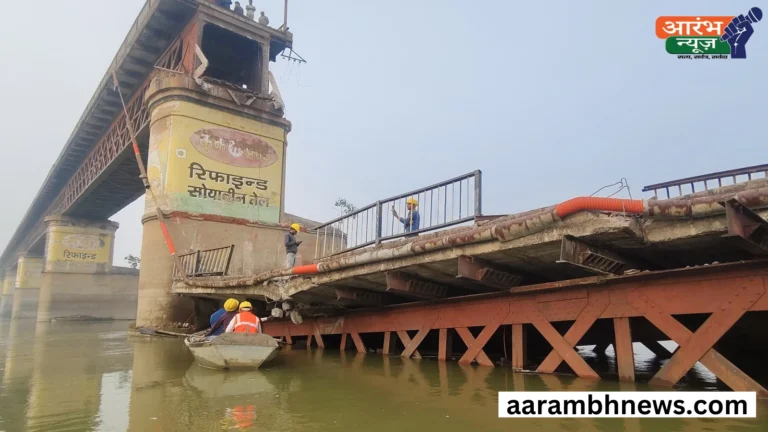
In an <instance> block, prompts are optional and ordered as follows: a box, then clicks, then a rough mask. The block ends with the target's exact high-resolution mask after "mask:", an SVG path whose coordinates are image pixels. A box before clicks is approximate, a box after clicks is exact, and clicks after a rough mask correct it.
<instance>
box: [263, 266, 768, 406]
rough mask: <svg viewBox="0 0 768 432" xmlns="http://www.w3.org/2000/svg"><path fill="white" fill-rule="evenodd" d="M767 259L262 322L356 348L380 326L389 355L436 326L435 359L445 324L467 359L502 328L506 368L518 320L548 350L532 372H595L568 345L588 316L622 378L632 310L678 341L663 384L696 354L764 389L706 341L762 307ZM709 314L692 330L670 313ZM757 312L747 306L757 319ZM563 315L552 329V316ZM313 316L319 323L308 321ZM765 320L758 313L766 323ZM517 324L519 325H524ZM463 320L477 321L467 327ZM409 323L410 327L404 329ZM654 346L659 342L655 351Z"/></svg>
mask: <svg viewBox="0 0 768 432" xmlns="http://www.w3.org/2000/svg"><path fill="white" fill-rule="evenodd" d="M766 286H768V265H766V262H763V261H753V262H744V263H739V264H720V265H710V266H706V267H698V268H692V269H687V270H668V271H659V272H644V273H638V274H634V275H631V276H622V277H611V276H608V277H605V276H601V277H598V278H584V279H577V280H571V281H566V282H558V283H557V284H553V283H544V284H539V285H530V286H526V287H524V288H525V290H520V287H517V288H513V289H512V290H510V292H509V293H508V294H498V293H494V294H487V295H476V296H472V297H467V298H452V299H445V300H440V301H433V302H422V303H417V304H405V305H396V306H389V307H384V308H379V309H377V310H373V311H354V312H349V313H348V314H347V315H346V316H344V317H339V318H324V319H319V320H309V319H308V320H305V321H304V322H303V323H302V324H299V325H295V324H292V323H290V322H287V321H267V322H265V323H264V331H265V332H266V333H268V334H271V335H273V336H284V335H293V336H305V335H306V336H310V337H312V336H314V337H316V338H317V335H324V334H349V335H351V336H352V339H353V340H354V341H355V346H356V348H357V349H358V351H360V352H364V351H365V347H364V346H363V344H362V340H361V339H360V336H359V334H360V333H383V337H384V347H383V350H382V351H383V352H384V353H385V354H394V353H393V349H392V343H393V340H394V336H395V334H397V336H399V338H400V339H401V341H402V342H403V345H404V346H405V349H404V350H403V352H402V353H401V355H402V356H403V357H414V358H418V357H421V355H420V353H419V350H418V348H419V346H420V345H421V344H422V342H423V341H424V340H425V338H426V336H427V334H428V333H429V332H430V331H432V330H437V332H438V358H439V359H440V360H447V359H448V358H450V357H451V356H450V353H451V347H449V340H450V332H451V331H452V329H455V332H456V334H457V335H458V336H459V337H460V338H461V339H462V340H463V341H464V344H465V345H466V346H467V350H466V351H465V352H463V353H457V354H460V355H461V357H460V360H459V363H460V364H462V365H466V364H468V363H472V362H477V363H478V364H479V365H484V366H492V365H493V361H494V360H495V359H493V358H492V356H493V355H494V354H497V353H491V352H488V351H487V347H486V344H487V343H488V341H489V340H491V339H492V338H493V337H498V336H499V335H502V334H503V333H504V332H501V331H500V330H499V328H500V327H501V326H503V325H511V328H512V338H511V342H512V367H513V368H514V369H522V368H523V367H524V365H525V332H524V329H525V327H528V329H529V330H530V329H531V328H535V329H536V330H537V331H538V332H539V333H540V334H541V335H542V336H543V337H544V339H545V340H546V341H547V342H548V343H549V344H550V345H551V346H552V351H551V352H550V353H549V355H547V356H546V358H545V359H544V361H543V362H542V363H541V364H540V365H539V367H538V369H537V371H538V372H540V373H550V372H554V371H555V370H556V369H557V368H558V366H559V365H561V364H562V363H563V362H565V363H566V364H567V365H568V366H569V367H570V368H571V369H572V370H573V371H574V372H575V374H576V375H578V376H581V377H585V378H599V376H598V374H597V373H596V372H595V371H594V370H593V369H592V368H591V367H590V366H589V365H588V364H587V363H586V362H585V361H584V359H583V358H582V357H581V356H580V355H579V353H578V352H577V351H576V350H575V349H574V347H575V346H576V345H577V344H579V342H580V340H581V339H582V338H584V336H585V335H586V334H587V332H588V330H590V329H592V330H593V331H595V332H600V331H603V330H602V329H603V328H605V327H604V326H594V324H595V323H596V322H597V320H598V319H610V320H611V322H612V324H613V326H612V327H613V333H614V334H613V335H609V334H599V333H596V334H594V335H590V337H591V338H593V340H597V341H600V342H599V343H602V344H605V343H607V342H608V341H612V343H613V345H614V348H615V351H616V353H617V357H618V369H619V375H620V377H621V379H622V380H626V381H631V380H633V379H634V374H635V370H634V362H633V349H632V342H633V334H632V328H631V326H630V323H631V322H634V321H635V320H636V319H637V318H645V319H646V320H648V321H649V322H650V323H651V324H653V325H654V326H655V327H657V328H658V330H660V331H661V332H663V333H664V334H666V336H667V337H668V338H669V339H671V340H673V341H675V342H676V343H677V344H678V345H679V349H678V350H677V351H676V352H675V353H674V354H672V355H671V359H670V360H669V361H668V362H667V363H666V364H665V365H664V366H663V367H662V368H661V369H660V370H659V371H658V373H657V374H656V376H655V377H654V378H653V380H652V383H653V384H657V385H665V386H671V385H674V384H675V383H677V382H678V381H679V380H680V378H681V377H682V376H683V375H685V374H686V373H687V372H688V371H689V370H690V369H691V367H692V366H693V365H694V364H695V363H696V362H697V361H700V362H701V363H702V364H703V365H704V366H705V367H707V369H709V370H710V371H711V372H712V373H714V374H715V375H716V376H717V377H718V378H719V379H720V380H721V381H723V382H724V383H725V384H726V385H728V386H729V387H730V388H732V389H733V390H738V391H755V392H757V393H758V394H760V395H761V396H768V391H766V389H765V388H764V387H763V386H762V385H761V384H759V383H758V382H756V381H755V380H753V379H752V378H750V377H749V376H748V375H747V374H745V373H744V372H742V371H741V370H739V369H738V368H737V367H736V366H735V365H734V364H732V363H731V362H729V361H728V360H727V359H725V358H724V357H723V356H722V355H721V354H719V353H718V352H717V351H716V350H715V349H714V348H713V347H714V346H715V344H716V343H717V342H718V340H719V339H720V338H721V337H722V336H723V335H724V334H725V333H726V332H727V331H728V330H729V329H731V328H732V327H733V325H734V324H735V323H736V322H737V321H738V320H739V318H741V317H742V316H743V315H744V314H745V313H747V312H757V311H768V296H766V295H765V287H766ZM694 314H696V315H698V314H709V318H708V319H707V320H706V321H705V322H704V324H702V325H701V326H700V327H699V328H698V329H697V330H696V331H695V332H692V331H690V330H689V329H688V328H687V327H685V326H684V325H683V324H681V323H680V322H679V321H678V320H677V319H676V318H674V316H682V315H694ZM761 316H762V315H755V318H756V319H759V317H761ZM568 322H570V323H572V324H571V325H570V327H569V328H568V330H567V331H566V332H565V333H564V334H561V333H560V332H558V331H557V329H556V328H555V327H554V326H553V323H568ZM318 323H319V324H318ZM766 324H768V322H767V323H766ZM524 326H525V327H524ZM470 329H479V331H474V332H473V331H472V330H470ZM409 332H410V333H409ZM638 336H640V338H639V339H637V340H634V341H637V342H641V343H644V344H645V345H646V346H650V347H651V349H653V350H654V351H656V349H658V348H663V347H662V346H661V345H659V344H658V342H656V341H655V340H646V339H643V338H642V337H643V336H642V335H641V334H638ZM660 353H661V354H664V352H663V351H661V352H660Z"/></svg>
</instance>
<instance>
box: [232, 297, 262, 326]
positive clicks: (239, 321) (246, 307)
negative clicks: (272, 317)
mask: <svg viewBox="0 0 768 432" xmlns="http://www.w3.org/2000/svg"><path fill="white" fill-rule="evenodd" d="M252 309H253V307H252V306H251V303H250V302H247V301H244V302H242V303H240V313H239V314H237V315H235V317H234V318H233V319H232V321H230V322H229V325H228V326H227V330H226V332H227V333H261V320H259V317H257V316H256V315H254V314H253V313H252V312H251V310H252Z"/></svg>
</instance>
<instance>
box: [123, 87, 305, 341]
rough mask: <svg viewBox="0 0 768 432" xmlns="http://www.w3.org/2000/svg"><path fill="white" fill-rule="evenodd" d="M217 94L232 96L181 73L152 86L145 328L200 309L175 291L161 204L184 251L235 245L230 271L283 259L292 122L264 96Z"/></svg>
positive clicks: (142, 291)
mask: <svg viewBox="0 0 768 432" xmlns="http://www.w3.org/2000/svg"><path fill="white" fill-rule="evenodd" d="M212 94H222V95H227V93H226V92H224V91H222V92H220V93H219V92H216V91H214V90H208V91H207V92H206V91H203V90H202V89H200V87H199V86H198V85H197V84H196V83H195V81H194V80H193V79H192V78H191V77H187V76H183V75H169V76H159V77H157V78H155V79H154V80H153V81H152V83H151V84H150V86H149V88H148V90H147V93H146V99H147V104H148V106H149V112H151V113H152V115H151V119H150V137H149V152H148V158H147V173H148V177H149V181H150V184H151V185H152V188H153V191H154V193H155V194H156V196H157V201H158V202H157V203H155V202H154V201H152V199H151V197H150V196H149V195H146V196H145V199H146V208H145V213H144V217H143V219H142V222H143V226H144V229H143V237H142V251H141V259H142V263H141V275H140V280H139V305H138V312H137V322H136V324H137V326H149V327H167V326H169V325H171V324H173V323H175V322H184V321H186V322H190V321H191V318H192V317H193V314H194V307H193V301H192V300H191V299H190V298H189V297H187V298H183V297H180V296H176V295H173V294H172V293H171V285H172V282H173V279H172V272H173V268H174V263H173V259H172V257H171V255H170V253H169V251H168V248H167V247H166V244H165V240H164V237H163V234H162V231H161V228H160V224H159V221H158V220H157V214H156V210H155V209H156V206H159V207H160V208H161V209H162V211H163V213H164V214H165V215H166V219H165V223H166V224H167V226H168V230H169V232H170V235H171V238H172V239H173V242H174V245H175V248H176V251H177V254H179V255H183V254H185V253H192V252H195V251H198V250H203V251H204V250H207V249H213V248H220V247H228V246H231V245H234V249H233V253H232V258H231V260H230V266H229V271H228V274H231V275H232V274H253V273H256V272H259V271H265V270H271V269H274V268H276V267H282V266H283V262H284V259H285V249H284V247H283V236H284V234H285V232H286V231H287V225H288V224H289V223H290V222H291V220H290V218H286V215H285V214H284V212H283V199H284V191H283V182H284V169H285V149H286V134H287V132H288V130H289V129H290V123H289V122H288V121H287V120H285V119H284V118H282V113H279V112H275V111H274V109H273V108H270V107H269V106H268V104H266V103H263V102H259V101H257V102H254V103H253V104H252V105H251V106H246V105H238V104H237V103H235V102H234V101H232V100H226V99H224V98H223V97H214V96H212ZM304 237H307V238H305V239H304V240H310V239H309V237H312V238H311V241H307V242H305V244H304V245H302V247H301V249H303V250H304V251H307V255H308V256H306V258H305V259H308V258H310V257H311V255H313V254H314V251H315V249H314V248H315V246H314V237H315V236H309V235H304ZM310 249H311V254H310V253H308V252H309V250H310ZM298 264H300V263H298Z"/></svg>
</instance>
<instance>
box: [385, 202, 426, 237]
mask: <svg viewBox="0 0 768 432" xmlns="http://www.w3.org/2000/svg"><path fill="white" fill-rule="evenodd" d="M405 206H406V208H407V209H408V214H407V215H406V216H405V217H400V216H399V215H398V214H397V211H395V208H394V207H392V216H394V217H395V219H397V220H399V221H400V223H402V224H403V228H404V229H405V232H413V231H418V230H419V222H420V221H421V217H420V216H419V211H418V210H417V209H416V207H418V206H419V202H418V201H417V200H416V198H413V197H411V198H408V199H407V200H405ZM413 235H416V234H413Z"/></svg>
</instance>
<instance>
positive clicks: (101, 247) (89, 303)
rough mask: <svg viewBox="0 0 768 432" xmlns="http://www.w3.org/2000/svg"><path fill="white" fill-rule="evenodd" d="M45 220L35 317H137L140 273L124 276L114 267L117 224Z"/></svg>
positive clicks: (60, 218)
mask: <svg viewBox="0 0 768 432" xmlns="http://www.w3.org/2000/svg"><path fill="white" fill-rule="evenodd" d="M45 223H46V229H47V235H46V247H45V251H46V256H45V265H44V267H43V276H42V281H41V283H40V303H39V307H38V309H37V320H38V321H50V320H52V319H54V318H69V319H78V318H79V319H93V318H98V319H133V318H134V317H135V305H136V296H137V290H138V287H137V283H136V277H135V275H134V276H133V277H132V278H131V277H123V276H124V275H121V274H119V273H115V272H113V267H112V256H113V253H114V239H115V231H116V230H117V227H118V224H117V223H116V222H112V221H108V220H101V221H95V220H83V219H75V218H70V217H66V216H51V217H48V218H46V219H45Z"/></svg>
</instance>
